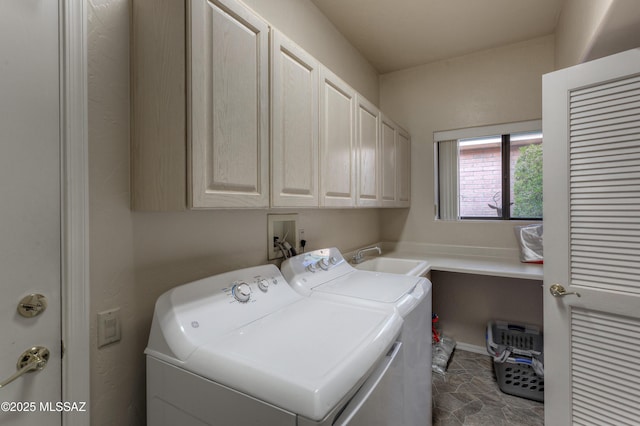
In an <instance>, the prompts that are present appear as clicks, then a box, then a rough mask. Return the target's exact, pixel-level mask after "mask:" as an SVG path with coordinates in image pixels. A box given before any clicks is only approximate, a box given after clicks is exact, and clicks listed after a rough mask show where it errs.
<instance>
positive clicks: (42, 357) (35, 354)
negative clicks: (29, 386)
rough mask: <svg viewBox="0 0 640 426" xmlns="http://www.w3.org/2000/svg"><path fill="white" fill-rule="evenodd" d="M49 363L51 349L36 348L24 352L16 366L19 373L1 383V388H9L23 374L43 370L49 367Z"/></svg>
mask: <svg viewBox="0 0 640 426" xmlns="http://www.w3.org/2000/svg"><path fill="white" fill-rule="evenodd" d="M48 361H49V349H47V348H45V347H43V346H34V347H33V348H31V349H28V350H26V351H24V352H23V353H22V355H20V358H19V359H18V364H17V366H16V369H17V370H18V371H16V372H15V373H14V374H13V375H12V376H11V377H9V378H8V379H6V380H4V381H2V382H0V388H3V387H5V386H7V385H8V384H9V383H11V382H13V381H14V380H16V379H17V378H18V377H20V376H22V375H23V374H26V373H30V372H32V371H40V370H42V369H43V368H45V367H46V366H47V362H48Z"/></svg>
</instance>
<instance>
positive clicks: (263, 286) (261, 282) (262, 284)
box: [258, 278, 269, 293]
mask: <svg viewBox="0 0 640 426" xmlns="http://www.w3.org/2000/svg"><path fill="white" fill-rule="evenodd" d="M258 288H259V289H260V290H262V291H263V292H265V293H266V292H267V290H269V281H267V280H266V279H264V278H258Z"/></svg>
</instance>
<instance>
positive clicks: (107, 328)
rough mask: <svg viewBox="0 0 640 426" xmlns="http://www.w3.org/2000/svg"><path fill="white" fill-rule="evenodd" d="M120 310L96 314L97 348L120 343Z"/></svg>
mask: <svg viewBox="0 0 640 426" xmlns="http://www.w3.org/2000/svg"><path fill="white" fill-rule="evenodd" d="M120 333H121V332H120V308H115V309H110V310H108V311H104V312H100V313H98V347H99V348H100V347H102V346H105V345H108V344H110V343H114V342H118V341H120Z"/></svg>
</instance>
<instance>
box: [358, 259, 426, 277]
mask: <svg viewBox="0 0 640 426" xmlns="http://www.w3.org/2000/svg"><path fill="white" fill-rule="evenodd" d="M353 266H354V267H355V268H356V269H360V270H362V271H373V272H388V273H391V274H402V275H414V276H420V275H422V274H423V273H425V271H426V270H427V268H428V265H427V262H425V261H424V260H414V259H397V258H393V257H374V258H372V259H369V260H365V261H364V262H362V263H359V264H357V265H353Z"/></svg>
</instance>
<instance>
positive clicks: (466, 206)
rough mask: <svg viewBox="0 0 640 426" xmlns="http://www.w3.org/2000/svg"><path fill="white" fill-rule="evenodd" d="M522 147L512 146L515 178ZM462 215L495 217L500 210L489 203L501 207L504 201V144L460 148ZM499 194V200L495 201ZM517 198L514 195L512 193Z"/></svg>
mask: <svg viewBox="0 0 640 426" xmlns="http://www.w3.org/2000/svg"><path fill="white" fill-rule="evenodd" d="M519 156H520V147H519V146H512V147H511V180H512V181H513V173H514V170H515V165H516V161H518V157H519ZM459 167H460V168H459V175H460V181H459V185H460V216H479V217H495V216H497V212H496V210H495V209H492V208H491V207H489V204H492V205H495V204H496V202H497V204H498V207H500V206H501V203H502V197H501V195H500V194H501V193H502V189H501V188H502V183H501V180H502V171H501V154H500V145H499V144H495V145H489V146H485V147H478V148H476V147H467V148H464V149H460V156H459ZM494 196H495V200H494ZM511 199H513V194H511Z"/></svg>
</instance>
